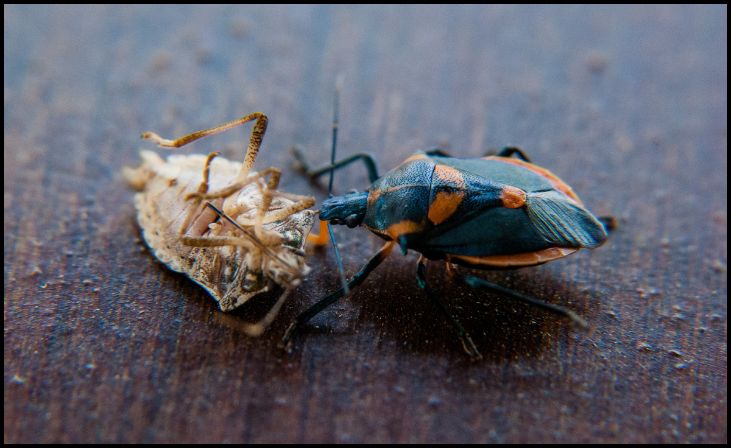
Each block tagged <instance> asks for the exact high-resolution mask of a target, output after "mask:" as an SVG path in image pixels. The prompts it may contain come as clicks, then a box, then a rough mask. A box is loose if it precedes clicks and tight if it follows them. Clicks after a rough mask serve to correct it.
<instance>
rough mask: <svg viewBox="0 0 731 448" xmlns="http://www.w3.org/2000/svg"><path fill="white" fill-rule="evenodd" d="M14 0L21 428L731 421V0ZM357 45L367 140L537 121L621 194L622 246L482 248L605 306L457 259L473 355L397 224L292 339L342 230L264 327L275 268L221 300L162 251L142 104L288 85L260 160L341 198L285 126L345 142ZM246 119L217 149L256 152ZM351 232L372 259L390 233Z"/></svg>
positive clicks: (518, 138) (324, 147)
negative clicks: (138, 186)
mask: <svg viewBox="0 0 731 448" xmlns="http://www.w3.org/2000/svg"><path fill="white" fill-rule="evenodd" d="M4 11H5V22H4V23H5V45H4V50H5V58H4V62H5V64H4V67H5V68H4V74H5V78H4V79H5V104H4V112H5V122H4V123H5V151H4V163H5V169H4V207H5V208H4V212H5V213H4V218H5V219H4V255H5V270H4V286H5V301H4V324H5V334H4V336H5V352H4V353H5V359H4V360H5V362H4V371H5V406H4V411H5V417H4V420H5V432H4V440H5V441H6V442H183V441H186V442H224V441H230V442H726V439H727V435H726V433H727V429H726V428H727V427H726V417H727V382H726V381H727V373H726V372H727V370H726V365H727V353H726V347H727V345H726V338H727V332H726V329H727V320H726V317H727V306H726V303H727V271H726V269H727V267H726V266H727V207H726V201H727V183H726V175H727V137H726V135H727V101H726V97H727V57H726V52H727V45H726V38H727V36H726V19H727V17H726V16H727V13H726V11H727V10H726V7H725V6H709V7H706V6H698V7H682V6H681V7H676V6H669V7H654V6H653V7H618V8H610V7H535V6H534V7H477V6H460V7H425V8H422V7H392V6H383V7H371V6H356V7H346V6H342V7H325V6H323V7H299V6H298V7H289V6H276V7H253V6H251V7H241V8H235V7H230V8H219V7H188V6H183V7H153V6H150V7H43V6H37V7H36V6H9V7H5V10H4ZM339 74H340V75H342V76H343V79H344V90H343V95H342V102H341V134H340V135H341V140H340V146H339V153H340V155H341V156H345V155H348V154H353V153H355V152H361V151H368V152H371V153H373V154H374V155H375V156H376V157H377V159H378V161H379V167H380V168H381V171H382V172H385V170H387V169H388V168H390V167H392V166H394V165H395V164H397V163H398V162H400V161H401V160H402V159H404V158H405V157H407V156H408V155H409V154H410V153H411V152H412V151H414V150H416V149H420V148H428V147H434V146H442V147H446V148H448V149H449V150H450V151H452V152H453V153H454V154H456V155H460V156H477V155H480V154H482V153H483V152H484V151H485V150H486V149H489V148H498V147H501V146H505V145H509V144H513V145H519V146H521V147H523V148H524V149H525V150H526V151H527V152H528V154H530V155H531V156H532V157H533V159H534V161H536V162H537V163H539V164H541V165H543V166H546V167H548V168H550V169H551V170H552V171H554V172H555V173H557V174H558V175H559V176H561V177H562V178H563V179H565V180H566V181H567V182H569V183H570V184H571V185H572V186H573V187H574V188H575V189H576V191H577V192H578V193H579V194H580V195H581V197H582V199H584V201H585V202H586V203H587V204H588V205H589V207H590V208H591V209H592V210H593V211H595V212H596V213H598V214H610V213H611V214H615V215H616V216H618V217H619V219H620V228H619V230H618V231H617V232H616V233H614V234H613V235H612V237H611V239H610V241H609V242H608V243H607V244H606V245H604V246H603V247H601V248H599V249H597V250H595V251H591V252H590V251H583V252H581V253H579V254H576V255H573V256H571V257H569V258H567V259H565V260H563V261H558V262H555V263H551V264H548V265H544V266H541V267H538V268H531V269H524V270H521V271H516V272H493V273H484V274H481V275H484V276H485V277H486V278H488V279H491V280H493V281H496V282H498V283H500V284H503V285H506V286H509V287H512V288H514V289H516V290H519V291H522V292H525V293H528V294H532V295H534V296H537V297H540V298H544V299H547V300H549V301H551V302H553V303H557V304H561V305H564V306H567V307H569V308H571V309H573V310H575V311H576V312H577V313H579V314H580V315H581V316H583V317H584V319H586V320H587V321H588V322H589V323H590V327H591V328H590V329H589V330H587V331H584V330H582V329H579V328H575V327H574V326H572V325H571V324H570V323H569V322H567V321H565V320H561V319H559V318H557V317H554V316H553V315H547V314H546V313H544V312H542V311H541V310H537V309H532V308H529V307H526V306H524V305H522V304H517V303H514V302H511V301H510V300H509V299H505V298H500V297H496V296H494V295H491V294H487V293H480V294H476V293H473V292H472V291H471V290H469V288H467V287H464V286H459V285H457V284H455V283H453V282H452V281H451V280H450V279H449V277H448V276H447V275H446V274H445V273H444V270H443V266H442V265H441V264H439V263H431V264H430V270H429V278H430V280H431V282H432V283H433V284H434V287H435V288H436V289H437V290H439V291H441V293H442V294H443V296H444V298H445V301H446V302H447V303H448V306H449V307H450V308H451V309H452V310H454V312H455V314H456V315H457V316H458V317H459V318H460V319H461V320H462V321H463V323H464V324H465V326H466V327H467V329H468V330H469V331H470V332H471V333H472V334H473V336H474V339H475V342H476V344H477V346H478V347H479V349H480V350H481V351H482V353H483V354H484V355H485V359H484V360H482V361H481V362H471V361H470V360H469V359H467V357H466V356H465V355H464V353H463V352H462V350H461V348H460V345H459V342H458V341H457V340H456V338H454V336H453V334H452V332H451V328H450V327H449V325H448V324H447V322H446V321H445V320H444V319H443V318H442V316H441V315H440V314H439V313H438V312H437V310H436V309H434V307H433V306H432V305H431V304H430V303H429V302H428V301H427V300H426V298H425V297H423V296H422V294H421V293H420V291H419V290H418V288H417V286H416V284H415V277H414V272H415V262H416V255H415V254H413V253H410V254H409V255H408V256H406V257H403V256H401V255H400V254H394V255H392V256H391V258H390V259H389V260H387V261H386V263H385V264H384V265H383V266H381V267H380V268H379V269H378V270H377V271H376V272H375V273H374V274H373V276H372V277H371V278H370V279H368V280H367V281H366V282H365V284H364V286H363V287H361V288H360V289H358V290H356V291H354V292H353V293H352V294H351V295H350V296H349V297H348V298H347V299H346V300H344V301H342V302H341V303H338V304H336V305H335V306H333V307H331V308H330V309H328V310H327V312H325V313H323V314H322V315H320V316H318V317H317V318H316V319H315V320H314V321H313V322H312V325H310V326H309V327H308V330H307V331H306V332H304V334H303V335H302V337H301V338H299V339H298V340H297V342H296V345H295V349H294V351H293V352H292V354H290V355H287V354H286V353H284V352H283V351H282V350H280V349H279V348H278V340H279V338H281V336H282V334H283V332H284V330H285V328H286V326H287V324H288V323H289V322H291V320H292V319H293V318H294V316H296V315H297V313H298V312H301V311H302V310H304V309H305V308H306V307H307V306H308V305H310V304H312V303H314V302H315V301H316V300H317V298H318V297H321V296H322V295H323V294H325V293H327V292H328V291H331V290H333V289H334V288H337V286H338V278H337V275H336V273H335V267H334V266H335V263H334V259H333V256H332V255H331V253H330V252H328V251H324V252H317V251H315V252H313V253H312V254H310V256H309V263H310V265H311V266H312V268H313V269H312V273H311V274H310V275H309V277H308V278H307V281H306V282H305V283H304V284H303V285H302V286H301V287H300V288H298V290H297V291H296V293H295V294H294V295H293V297H292V298H291V300H290V301H289V302H288V303H287V304H286V306H285V309H284V310H283V312H282V313H281V315H280V317H279V318H278V319H277V321H276V322H275V324H274V325H273V326H272V327H271V328H270V330H268V331H267V333H265V335H264V336H263V337H261V338H258V339H252V338H250V337H247V336H246V335H245V334H244V332H243V330H242V327H243V322H246V321H251V320H254V319H256V318H257V317H259V316H261V315H262V314H263V313H264V312H265V310H266V309H267V306H268V305H270V304H271V303H272V300H273V299H274V298H273V297H264V298H261V299H260V300H258V301H257V302H256V303H252V304H251V306H247V307H244V308H243V309H241V310H239V311H237V312H234V313H231V314H223V313H221V312H220V311H218V310H217V308H216V305H215V303H214V302H213V300H212V299H210V297H208V296H207V295H206V293H205V292H204V291H203V290H202V289H201V288H200V287H198V286H196V285H195V284H193V283H192V282H191V281H189V280H187V279H186V278H185V277H184V276H182V275H178V274H174V273H171V272H170V271H169V270H167V269H166V268H165V267H164V266H163V265H161V264H160V263H159V262H157V261H156V260H155V259H154V258H153V257H152V256H151V254H150V253H149V251H148V250H147V249H146V248H145V247H144V246H143V245H142V244H141V243H140V239H139V237H140V234H139V230H138V227H137V224H136V222H135V211H134V207H133V205H132V196H133V193H132V192H131V191H130V190H129V189H128V188H127V186H126V185H125V182H124V181H123V179H122V177H121V175H120V170H121V168H122V167H123V166H126V165H136V164H137V163H138V162H139V155H138V150H139V149H140V148H148V149H152V146H151V145H149V144H144V143H143V142H141V141H140V140H139V134H140V132H141V131H143V130H155V131H157V132H159V133H161V134H162V135H164V136H179V135H182V134H183V133H186V132H190V131H193V130H196V129H200V128H203V127H208V126H211V125H214V124H218V123H220V122H222V121H224V120H228V119H232V118H236V117H238V116H241V115H244V114H246V113H249V112H253V111H264V112H266V113H267V114H268V115H269V117H270V126H269V130H268V133H267V135H266V137H265V140H264V146H263V150H262V153H261V156H260V158H259V160H258V161H257V167H259V168H263V167H266V166H269V165H275V166H279V167H283V168H284V169H285V173H284V176H283V181H282V186H283V188H284V189H285V190H287V191H292V192H297V193H308V192H309V193H312V194H316V195H317V197H318V199H319V200H321V199H322V198H323V197H324V191H323V190H322V188H318V187H316V186H313V185H311V184H309V183H308V182H306V181H305V180H304V179H302V178H301V177H299V176H298V175H296V174H295V173H294V172H292V170H291V169H289V166H290V158H289V156H288V153H287V149H288V148H289V147H290V146H291V145H292V144H294V143H298V144H301V145H303V146H304V147H306V148H307V154H308V156H309V157H311V158H312V159H313V160H319V161H324V160H325V159H326V158H327V157H328V156H329V143H328V142H329V138H330V135H329V127H330V117H331V108H332V96H333V92H334V85H335V79H336V77H337V76H338V75H339ZM245 132H248V129H247V130H246V131H243V130H242V131H236V132H230V133H228V134H227V135H225V136H220V137H216V138H212V139H207V140H204V141H201V142H200V143H196V144H195V145H193V147H192V148H191V149H190V152H199V153H207V152H209V151H212V150H222V151H223V152H224V154H225V155H227V156H228V157H231V158H234V157H236V158H240V157H241V154H242V150H241V147H242V145H243V140H244V138H245V137H244V134H245ZM160 152H163V151H162V150H161V151H160ZM335 181H336V182H335V183H336V186H337V191H339V192H346V191H348V190H350V189H353V188H360V189H363V188H366V187H367V179H366V175H365V173H364V170H363V169H362V167H359V166H355V167H352V168H348V169H347V170H345V171H344V172H342V173H340V174H339V175H338V176H337V177H336V179H335ZM337 235H338V238H339V240H340V242H341V246H342V247H341V249H342V252H343V254H344V262H345V266H346V270H347V271H348V272H349V273H353V272H355V271H356V270H357V269H358V268H359V266H360V265H361V264H362V263H364V262H365V260H367V258H368V257H369V256H370V255H371V254H372V253H373V252H374V251H375V250H376V249H377V248H378V247H379V245H380V244H381V243H380V240H379V239H378V238H376V237H375V236H373V235H370V234H368V232H367V231H365V230H362V229H358V230H350V229H347V228H345V227H342V228H338V229H337Z"/></svg>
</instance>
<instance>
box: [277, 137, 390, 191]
mask: <svg viewBox="0 0 731 448" xmlns="http://www.w3.org/2000/svg"><path fill="white" fill-rule="evenodd" d="M290 152H291V153H292V156H294V158H295V159H296V160H297V162H296V164H295V168H296V169H297V171H299V172H300V173H302V174H304V175H305V176H308V177H309V178H310V179H312V180H315V179H317V178H318V177H320V176H322V175H323V174H328V173H329V172H330V171H335V170H338V169H340V168H344V167H346V166H348V165H350V164H351V163H353V162H355V161H357V160H361V161H362V162H363V163H364V164H365V167H366V170H368V180H369V181H370V182H371V183H373V182H375V181H376V180H377V179H378V177H379V176H378V169H377V168H376V162H374V161H373V157H371V156H370V155H369V154H366V153H359V154H354V155H352V156H350V157H346V158H345V159H343V160H341V161H339V162H335V163H333V164H331V165H327V166H324V167H322V168H318V169H316V170H313V169H311V168H310V166H309V164H308V163H307V161H306V160H305V157H304V155H303V154H302V151H301V150H300V149H299V148H298V147H297V146H295V147H293V148H292V149H291V150H290Z"/></svg>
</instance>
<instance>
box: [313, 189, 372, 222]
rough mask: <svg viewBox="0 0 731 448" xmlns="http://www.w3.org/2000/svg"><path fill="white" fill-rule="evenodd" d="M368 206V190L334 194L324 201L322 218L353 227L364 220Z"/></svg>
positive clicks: (321, 211)
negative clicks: (339, 194) (340, 194)
mask: <svg viewBox="0 0 731 448" xmlns="http://www.w3.org/2000/svg"><path fill="white" fill-rule="evenodd" d="M366 208H368V193H367V192H364V193H348V194H346V195H344V196H334V197H332V198H330V199H328V200H326V201H325V202H323V203H322V207H321V208H320V219H321V220H323V221H330V222H331V223H332V224H345V225H347V226H348V227H350V228H353V227H357V226H358V225H360V223H361V222H363V218H364V217H365V214H366Z"/></svg>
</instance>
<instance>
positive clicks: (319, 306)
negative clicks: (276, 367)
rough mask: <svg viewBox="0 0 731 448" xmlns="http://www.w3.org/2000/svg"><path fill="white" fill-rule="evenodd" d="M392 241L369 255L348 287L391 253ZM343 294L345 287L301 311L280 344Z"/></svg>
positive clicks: (285, 341) (290, 338)
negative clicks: (368, 258) (366, 261)
mask: <svg viewBox="0 0 731 448" xmlns="http://www.w3.org/2000/svg"><path fill="white" fill-rule="evenodd" d="M393 245H394V242H393V241H389V242H388V243H386V244H385V245H383V247H381V249H379V250H378V252H376V254H375V255H374V256H373V257H371V259H370V260H368V263H366V264H365V266H363V267H362V268H361V269H360V271H358V273H357V274H355V275H354V276H353V277H352V278H351V279H350V280H349V281H348V284H347V287H348V289H352V288H354V287H356V286H358V285H360V284H361V283H363V281H364V280H365V279H366V277H368V275H369V274H370V273H371V272H373V270H374V269H375V268H376V267H378V265H379V264H381V262H383V260H385V259H386V257H387V256H388V255H389V254H390V253H391V249H393ZM344 295H345V288H340V289H339V290H337V291H335V292H333V293H332V294H330V295H328V296H327V297H325V298H323V299H321V300H320V301H318V302H317V303H316V304H314V305H312V306H311V307H309V308H308V309H307V310H305V311H304V312H303V313H301V314H300V315H299V316H297V319H295V321H294V322H292V324H291V325H290V326H289V328H287V332H286V333H285V334H284V337H283V338H282V344H283V345H284V347H287V345H288V343H289V341H291V340H292V338H293V337H294V336H295V335H296V334H297V332H298V331H299V329H300V328H301V327H302V326H303V325H304V324H306V323H307V322H309V320H310V319H312V318H313V317H315V316H316V315H318V314H319V313H320V311H322V310H324V309H325V308H327V307H328V306H330V305H332V304H333V303H335V302H336V301H337V300H338V299H340V298H341V297H343V296H344Z"/></svg>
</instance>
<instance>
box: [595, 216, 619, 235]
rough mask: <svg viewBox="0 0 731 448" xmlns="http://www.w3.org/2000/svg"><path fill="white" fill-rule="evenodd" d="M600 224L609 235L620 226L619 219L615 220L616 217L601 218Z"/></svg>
mask: <svg viewBox="0 0 731 448" xmlns="http://www.w3.org/2000/svg"><path fill="white" fill-rule="evenodd" d="M599 222H601V223H602V224H603V225H604V228H605V229H606V231H607V233H609V232H611V231H613V230H616V229H617V227H618V226H619V224H618V222H617V218H615V217H614V216H599Z"/></svg>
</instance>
